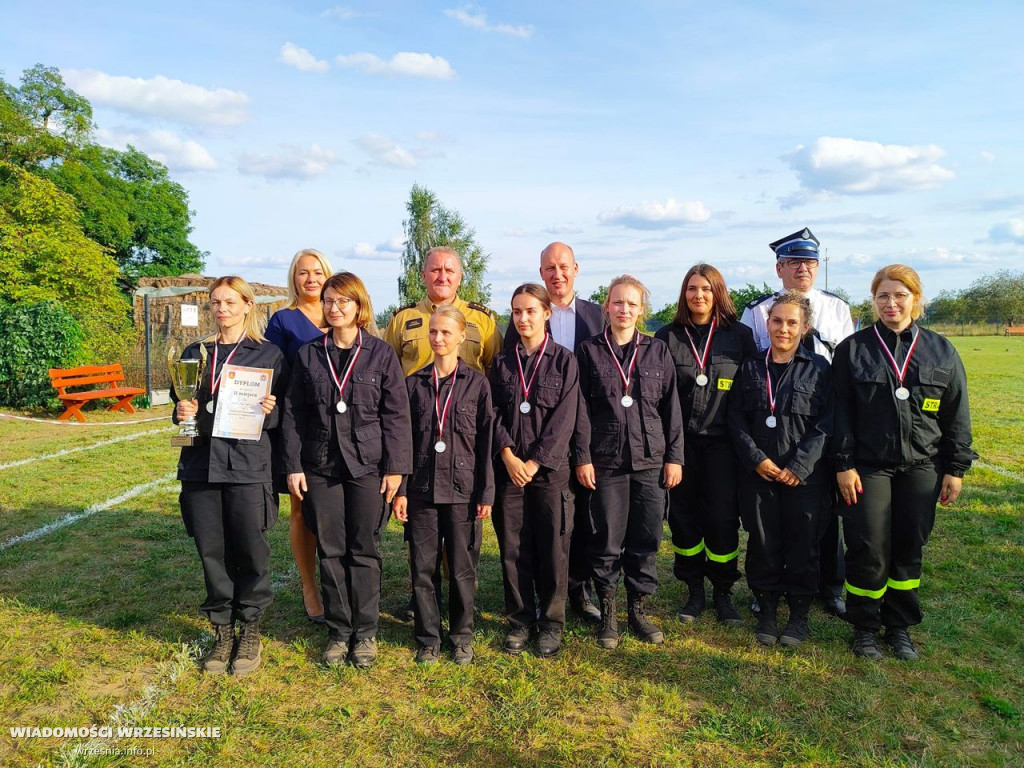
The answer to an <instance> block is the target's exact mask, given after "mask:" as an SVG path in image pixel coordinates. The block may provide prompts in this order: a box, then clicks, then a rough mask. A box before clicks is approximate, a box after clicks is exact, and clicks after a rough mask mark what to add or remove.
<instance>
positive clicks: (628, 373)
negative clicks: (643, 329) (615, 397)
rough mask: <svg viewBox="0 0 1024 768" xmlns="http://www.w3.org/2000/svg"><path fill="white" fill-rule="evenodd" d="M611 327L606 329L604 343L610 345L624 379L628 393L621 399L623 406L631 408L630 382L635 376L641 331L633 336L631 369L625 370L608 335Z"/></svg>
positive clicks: (613, 358)
mask: <svg viewBox="0 0 1024 768" xmlns="http://www.w3.org/2000/svg"><path fill="white" fill-rule="evenodd" d="M608 332H609V329H607V328H605V329H604V343H605V345H606V346H607V347H608V352H609V353H610V354H611V356H612V362H613V363H615V367H616V368H618V369H619V377H620V378H621V379H622V384H623V387H624V388H625V391H626V394H624V395H623V396H622V399H621V400H619V402H620V403H622V407H623V408H629V407H631V406H632V405H633V398H632V397H630V395H629V382H630V380H631V379H632V378H633V368H635V367H636V355H637V352H639V351H640V344H639V343H638V342H639V340H640V331H637V332H636V336H634V337H633V357H632V358H631V359H630V361H629V370H628V371H626V370H623V368H622V366H621V365H620V364H619V357H618V355H616V354H615V350H614V349H612V342H611V339H610V338H609V336H608Z"/></svg>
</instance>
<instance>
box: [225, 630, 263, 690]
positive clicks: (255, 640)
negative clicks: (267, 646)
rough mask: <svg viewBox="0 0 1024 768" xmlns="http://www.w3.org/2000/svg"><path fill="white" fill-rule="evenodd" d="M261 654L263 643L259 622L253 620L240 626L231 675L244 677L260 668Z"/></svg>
mask: <svg viewBox="0 0 1024 768" xmlns="http://www.w3.org/2000/svg"><path fill="white" fill-rule="evenodd" d="M262 653H263V641H261V640H260V620H259V619H253V620H252V621H247V622H245V623H244V624H242V632H241V634H239V636H238V650H237V651H236V652H235V660H234V661H233V662H231V673H232V674H233V675H234V676H235V677H245V676H246V675H248V674H249V673H250V672H254V671H256V670H257V669H258V668H259V666H260V658H261V656H262Z"/></svg>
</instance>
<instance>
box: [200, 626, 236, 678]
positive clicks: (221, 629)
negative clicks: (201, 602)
mask: <svg viewBox="0 0 1024 768" xmlns="http://www.w3.org/2000/svg"><path fill="white" fill-rule="evenodd" d="M213 633H214V635H215V638H214V642H213V650H211V651H210V655H209V656H207V657H206V658H205V659H203V669H204V670H205V671H207V672H210V673H212V674H214V675H223V674H224V673H225V672H227V671H228V664H229V663H230V662H231V651H233V650H234V648H235V625H234V623H231V624H214V625H213Z"/></svg>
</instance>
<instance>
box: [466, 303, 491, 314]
mask: <svg viewBox="0 0 1024 768" xmlns="http://www.w3.org/2000/svg"><path fill="white" fill-rule="evenodd" d="M466 305H467V306H468V307H469V308H470V309H475V310H476V311H477V312H483V313H484V314H485V315H487V316H488V317H495V312H494V311H493V310H492V309H491V308H490V307H487V306H485V305H483V304H480V303H478V302H476V301H468V302H466Z"/></svg>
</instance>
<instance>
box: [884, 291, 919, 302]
mask: <svg viewBox="0 0 1024 768" xmlns="http://www.w3.org/2000/svg"><path fill="white" fill-rule="evenodd" d="M912 295H913V294H910V293H906V292H904V291H899V292H898V293H878V294H875V303H877V304H888V303H889V300H890V299H892V300H893V301H895V302H896V303H897V304H906V303H907V301H909V300H910V297H911V296H912Z"/></svg>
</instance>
